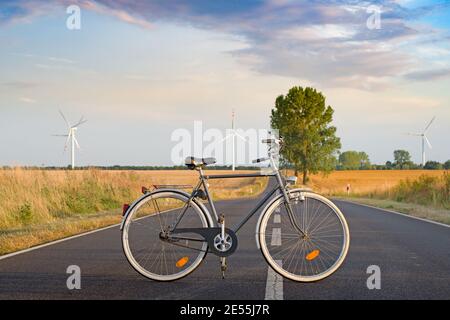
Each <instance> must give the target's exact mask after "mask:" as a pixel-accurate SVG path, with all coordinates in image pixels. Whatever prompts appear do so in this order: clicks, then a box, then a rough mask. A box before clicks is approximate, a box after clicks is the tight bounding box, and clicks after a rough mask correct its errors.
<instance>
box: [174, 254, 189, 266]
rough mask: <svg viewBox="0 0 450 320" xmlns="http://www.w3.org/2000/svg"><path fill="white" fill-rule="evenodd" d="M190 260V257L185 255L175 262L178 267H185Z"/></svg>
mask: <svg viewBox="0 0 450 320" xmlns="http://www.w3.org/2000/svg"><path fill="white" fill-rule="evenodd" d="M188 261H189V258H188V257H183V258H181V259H180V260H178V261H177V263H176V264H175V265H176V266H177V268H181V267H183V266H184V265H185V264H186V263H187V262H188Z"/></svg>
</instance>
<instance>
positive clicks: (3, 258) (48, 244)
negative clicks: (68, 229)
mask: <svg viewBox="0 0 450 320" xmlns="http://www.w3.org/2000/svg"><path fill="white" fill-rule="evenodd" d="M119 226H120V223H116V224H113V225H110V226H106V227H102V228H100V229H94V230H91V231H87V232H83V233H79V234H76V235H73V236H70V237H66V238H61V239H58V240H54V241H50V242H46V243H43V244H39V245H37V246H34V247H30V248H27V249H23V250H19V251H15V252H11V253H7V254H5V255H3V256H0V261H1V260H5V259H8V258H11V257H14V256H17V255H19V254H23V253H27V252H31V251H34V250H38V249H42V248H45V247H49V246H52V245H55V244H58V243H61V242H65V241H69V240H72V239H76V238H80V237H84V236H87V235H90V234H93V233H96V232H100V231H104V230H107V229H111V228H114V227H119Z"/></svg>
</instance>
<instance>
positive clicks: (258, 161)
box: [252, 157, 269, 163]
mask: <svg viewBox="0 0 450 320" xmlns="http://www.w3.org/2000/svg"><path fill="white" fill-rule="evenodd" d="M267 160H269V158H267V157H265V158H259V159H256V160H253V161H252V163H260V162H263V161H267Z"/></svg>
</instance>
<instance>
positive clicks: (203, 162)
mask: <svg viewBox="0 0 450 320" xmlns="http://www.w3.org/2000/svg"><path fill="white" fill-rule="evenodd" d="M214 163H216V158H212V157H211V158H196V157H187V158H186V160H185V164H186V165H187V166H188V168H189V169H195V168H198V167H201V166H207V165H209V164H214Z"/></svg>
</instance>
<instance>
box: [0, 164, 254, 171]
mask: <svg viewBox="0 0 450 320" xmlns="http://www.w3.org/2000/svg"><path fill="white" fill-rule="evenodd" d="M0 168H1V169H3V170H12V169H14V168H15V167H11V166H2V167H0ZM20 168H21V169H24V170H68V169H70V166H67V167H57V166H41V167H39V166H23V167H22V166H21V167H20ZM92 169H96V170H143V171H144V170H187V167H186V166H119V165H115V166H82V167H76V170H92ZM259 169H261V167H255V166H237V167H236V170H259ZM204 170H231V166H207V167H205V168H204Z"/></svg>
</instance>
